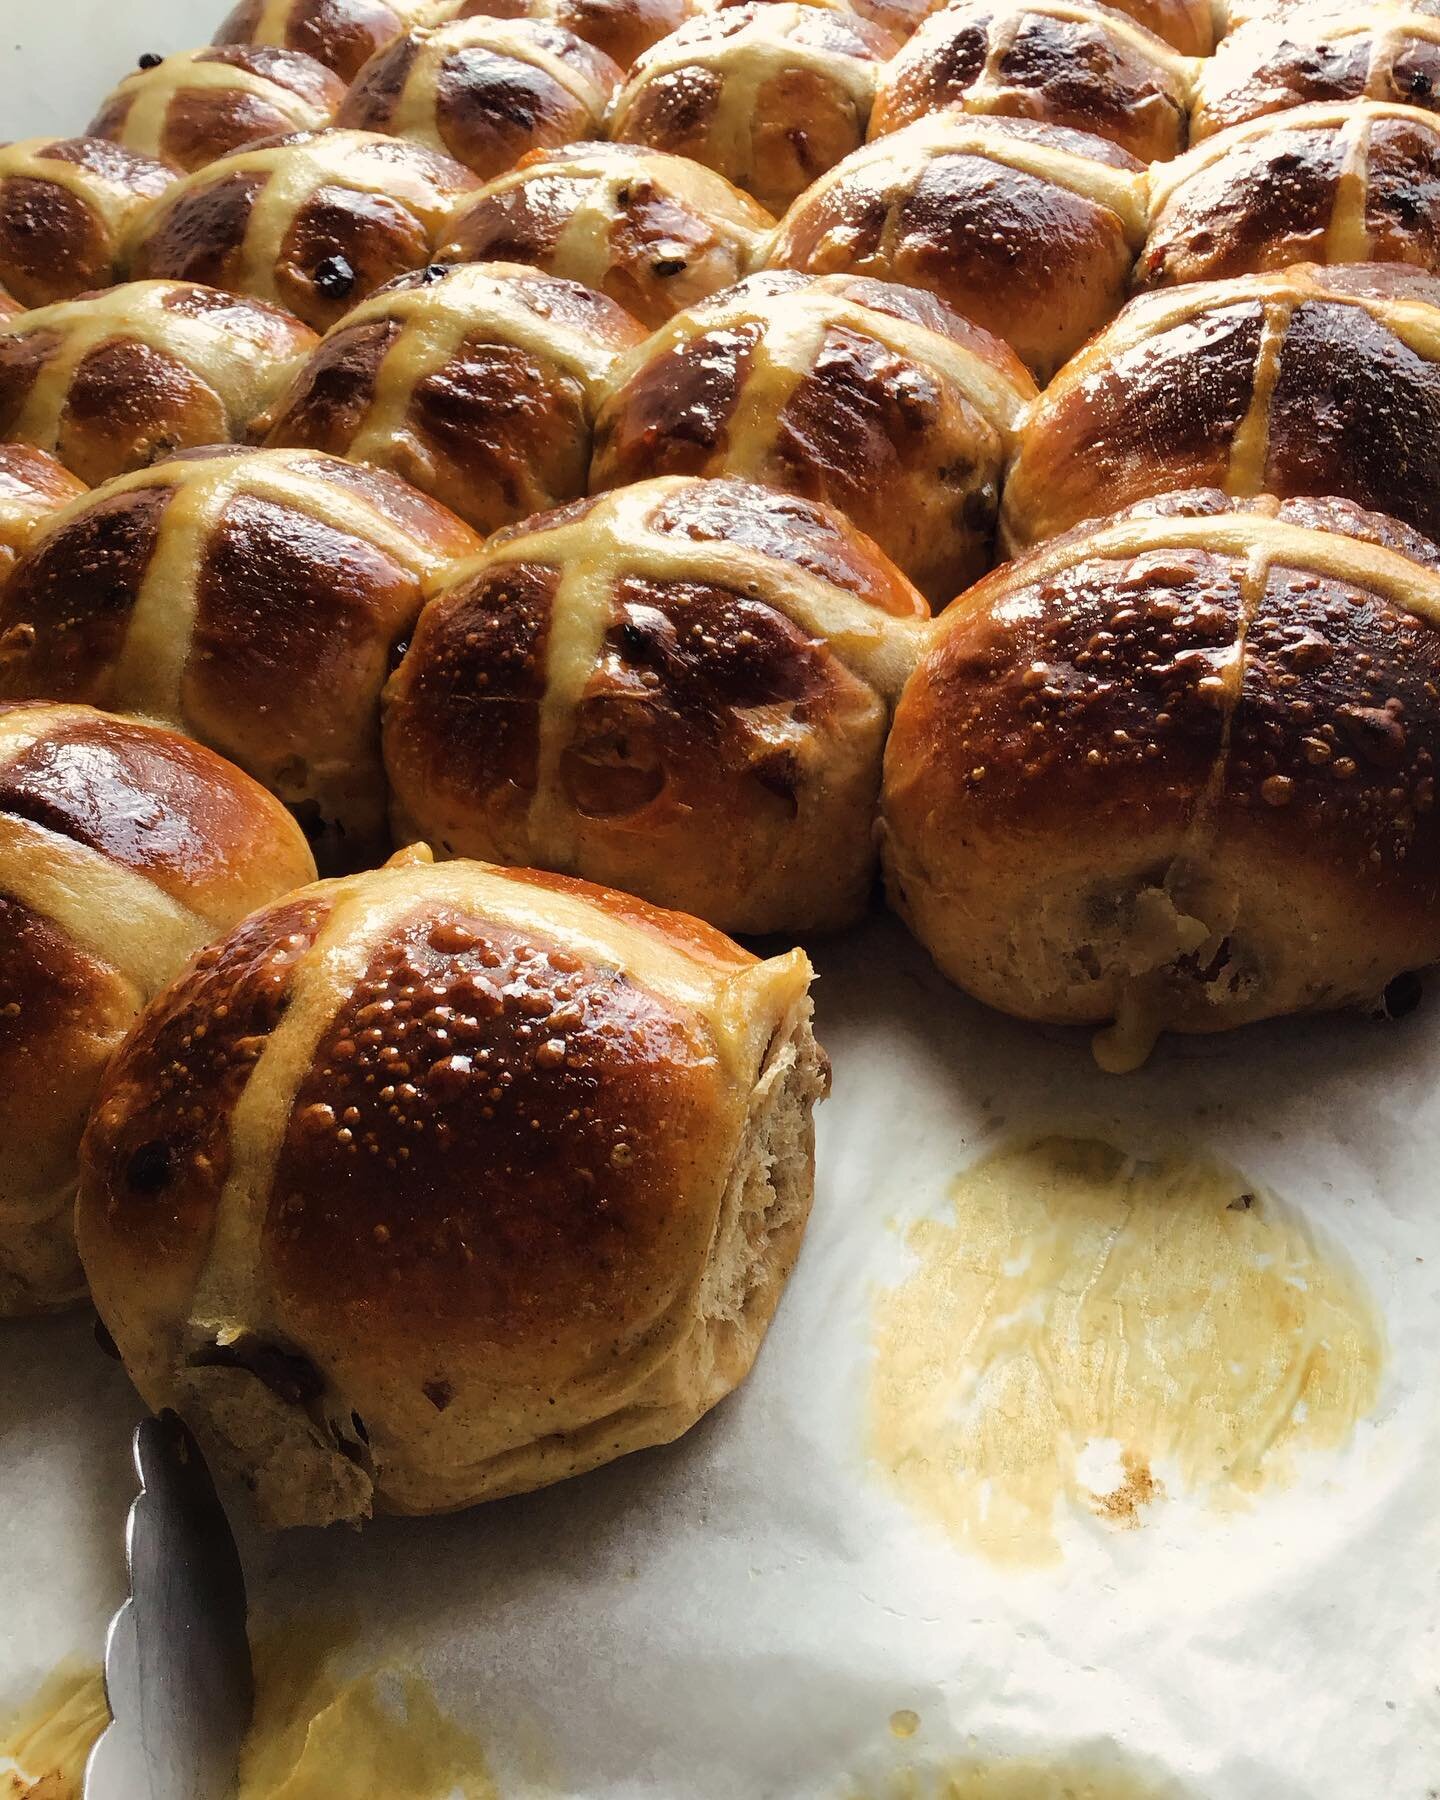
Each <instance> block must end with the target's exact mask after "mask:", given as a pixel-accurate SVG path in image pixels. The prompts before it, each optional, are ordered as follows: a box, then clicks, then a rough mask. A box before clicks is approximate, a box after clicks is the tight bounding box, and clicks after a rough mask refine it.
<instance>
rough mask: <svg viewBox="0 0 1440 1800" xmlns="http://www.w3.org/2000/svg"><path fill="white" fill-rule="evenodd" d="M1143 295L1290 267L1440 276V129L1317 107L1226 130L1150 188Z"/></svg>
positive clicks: (1354, 105)
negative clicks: (1386, 266) (1401, 266)
mask: <svg viewBox="0 0 1440 1800" xmlns="http://www.w3.org/2000/svg"><path fill="white" fill-rule="evenodd" d="M1150 204H1151V223H1150V235H1149V238H1148V240H1147V241H1146V244H1145V248H1144V251H1143V252H1142V254H1141V257H1140V261H1139V264H1138V266H1137V268H1136V280H1137V281H1138V282H1139V283H1140V284H1141V285H1142V286H1149V287H1161V286H1169V285H1173V284H1174V283H1177V282H1182V281H1211V280H1215V279H1218V278H1220V277H1223V276H1226V275H1248V274H1252V273H1255V272H1258V271H1260V270H1263V269H1278V268H1283V267H1284V266H1285V265H1286V264H1287V263H1293V262H1322V263H1359V262H1401V263H1412V264H1414V265H1416V266H1417V267H1419V268H1422V269H1429V270H1431V271H1432V272H1437V271H1440V117H1437V115H1436V114H1434V113H1430V112H1424V111H1422V110H1421V109H1420V108H1419V107H1415V106H1398V105H1393V104H1391V103H1389V102H1382V101H1371V100H1354V101H1348V102H1340V101H1325V102H1318V103H1317V104H1315V105H1314V106H1300V107H1294V108H1292V109H1291V110H1289V111H1287V112H1280V113H1270V114H1267V115H1266V116H1264V117H1262V118H1259V119H1252V120H1250V121H1249V123H1247V124H1244V125H1232V126H1231V127H1230V128H1229V129H1228V130H1226V131H1221V132H1217V133H1216V135H1215V136H1214V137H1209V138H1206V139H1205V140H1204V142H1203V143H1200V144H1197V145H1196V146H1195V148H1194V149H1193V150H1190V151H1188V152H1187V153H1186V154H1185V155H1184V156H1181V157H1177V158H1176V160H1175V161H1174V162H1172V163H1164V164H1160V165H1157V167H1156V168H1155V169H1154V171H1153V172H1152V176H1151V189H1150Z"/></svg>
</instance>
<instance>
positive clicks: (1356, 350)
mask: <svg viewBox="0 0 1440 1800" xmlns="http://www.w3.org/2000/svg"><path fill="white" fill-rule="evenodd" d="M1196 486H1203V487H1215V488H1221V489H1223V490H1224V492H1226V493H1227V494H1231V495H1234V496H1237V497H1242V498H1243V497H1247V496H1251V495H1255V494H1278V495H1281V496H1291V495H1296V494H1332V495H1339V496H1341V497H1342V498H1344V499H1347V500H1354V501H1356V502H1358V503H1359V504H1360V505H1361V506H1364V507H1367V508H1370V509H1371V510H1374V511H1377V512H1385V513H1389V514H1391V515H1392V516H1393V517H1395V518H1397V519H1400V520H1403V521H1404V522H1405V523H1406V524H1408V525H1413V526H1415V527H1416V528H1417V529H1418V530H1420V531H1423V532H1424V533H1425V534H1426V536H1427V537H1431V538H1435V539H1440V280H1437V279H1436V277H1435V276H1433V275H1426V274H1423V273H1422V272H1421V271H1420V270H1419V269H1407V268H1403V267H1400V266H1398V265H1396V264H1393V263H1368V264H1364V263H1362V264H1359V265H1355V266H1351V265H1343V266H1340V267H1335V268H1323V267H1316V266H1314V265H1310V264H1304V263H1297V264H1295V265H1294V266H1292V267H1291V268H1288V269H1279V270H1276V271H1274V272H1273V273H1271V274H1268V275H1242V276H1239V277H1237V278H1236V279H1235V280H1233V281H1211V282H1195V283H1192V284H1190V285H1188V286H1185V287H1179V288H1165V289H1162V290H1159V291H1157V292H1155V293H1151V294H1142V295H1140V296H1139V297H1138V298H1137V299H1135V300H1132V301H1131V302H1130V304H1129V305H1128V306H1127V307H1126V308H1125V310H1124V311H1123V312H1122V313H1121V314H1120V316H1119V318H1118V319H1116V321H1115V322H1114V324H1113V325H1111V326H1110V327H1109V328H1108V329H1107V330H1105V331H1103V332H1101V333H1100V335H1099V336H1098V337H1096V338H1094V339H1093V340H1092V341H1091V342H1090V343H1089V344H1087V345H1086V347H1085V348H1084V349H1083V350H1082V351H1081V352H1080V354H1079V355H1078V356H1076V357H1074V358H1072V360H1071V361H1070V362H1068V363H1067V364H1066V365H1065V367H1064V368H1063V369H1062V370H1061V371H1060V373H1059V374H1058V375H1057V376H1056V377H1055V379H1054V380H1053V381H1052V382H1051V383H1050V386H1049V387H1048V388H1047V389H1046V390H1045V393H1044V395H1043V397H1042V398H1041V400H1040V402H1039V404H1038V405H1037V406H1036V407H1034V408H1033V409H1032V411H1031V413H1030V415H1029V417H1028V418H1027V420H1026V422H1025V426H1024V429H1023V431H1022V432H1021V434H1020V445H1019V451H1018V453H1017V455H1016V458H1015V461H1014V463H1013V464H1012V465H1011V468H1010V472H1009V475H1008V476H1007V478H1006V483H1005V505H1004V511H1003V513H1002V526H1003V530H1002V537H1003V541H1004V543H1005V545H1006V547H1007V548H1009V549H1010V550H1011V551H1015V550H1020V549H1024V548H1025V547H1026V546H1027V545H1030V544H1034V543H1038V542H1040V541H1041V540H1042V539H1044V538H1047V537H1053V536H1054V535H1055V534H1056V533H1057V532H1060V531H1065V530H1067V529H1068V528H1069V527H1070V526H1072V525H1075V524H1078V523H1079V522H1080V521H1081V520H1082V519H1088V518H1096V517H1098V516H1099V515H1101V514H1103V513H1107V512H1110V511H1112V510H1114V509H1115V508H1116V507H1123V506H1128V505H1130V504H1131V503H1132V502H1134V501H1137V500H1141V499H1144V498H1146V497H1148V496H1150V495H1154V494H1160V493H1166V492H1173V491H1176V490H1179V489H1183V488H1190V487H1196Z"/></svg>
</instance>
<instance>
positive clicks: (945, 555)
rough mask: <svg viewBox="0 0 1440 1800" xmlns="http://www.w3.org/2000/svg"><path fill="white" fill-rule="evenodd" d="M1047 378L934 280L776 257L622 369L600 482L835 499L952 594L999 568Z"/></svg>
mask: <svg viewBox="0 0 1440 1800" xmlns="http://www.w3.org/2000/svg"><path fill="white" fill-rule="evenodd" d="M1034 396H1035V384H1034V382H1033V381H1031V379H1030V377H1029V375H1028V374H1027V373H1026V372H1025V369H1024V366H1023V364H1021V363H1020V362H1019V361H1018V360H1017V359H1016V357H1015V356H1014V355H1013V354H1012V353H1011V351H1010V350H1008V349H1007V348H1006V346H1005V345H1003V344H1002V343H1001V342H1000V341H999V339H997V338H993V337H991V336H990V334H989V333H988V332H985V331H981V330H980V329H979V327H978V326H974V325H971V324H970V323H969V322H968V321H967V320H964V319H962V318H961V317H960V316H959V315H958V314H957V313H954V312H952V311H951V310H950V309H949V308H948V307H947V306H945V305H944V304H943V302H941V301H939V300H937V299H936V298H935V297H934V295H932V294H928V293H925V292H923V291H921V290H919V289H916V288H903V287H899V286H897V285H895V284H894V283H890V282H878V281H869V280H866V279H865V278H863V277H857V276H844V275H831V276H824V277H821V278H819V279H811V278H809V277H806V276H804V275H798V274H792V273H788V272H783V271H776V272H774V273H771V274H767V275H754V276H751V277H750V279H749V280H748V281H743V282H741V283H740V284H739V285H738V286H737V287H735V288H732V289H730V290H729V291H728V292H726V293H723V294H719V295H717V296H716V297H715V298H714V299H713V300H711V301H709V302H708V303H706V304H705V305H702V306H698V307H695V308H692V309H691V310H690V311H689V312H687V313H682V314H680V315H679V316H678V317H677V318H675V319H674V320H673V321H672V322H671V323H670V324H669V325H668V326H667V327H665V328H664V329H663V330H661V331H659V332H657V333H656V335H655V336H654V337H653V338H651V339H650V340H649V342H648V343H647V344H645V345H644V346H643V347H642V349H641V350H639V351H635V352H632V353H631V355H629V356H627V357H626V358H625V359H624V360H623V361H622V362H621V363H620V364H619V366H618V367H617V369H616V370H615V372H614V373H613V375H612V377H611V380H610V384H609V392H608V395H607V397H606V400H605V403H604V405H603V407H602V408H601V411H600V415H599V418H598V420H597V423H596V442H595V459H594V463H593V466H592V470H591V486H592V487H595V488H610V487H621V486H624V485H625V484H626V483H627V482H632V481H638V480H642V479H643V478H644V477H645V476H647V475H733V476H740V477H743V478H744V479H745V480H748V481H759V482H762V483H763V484H764V485H765V486H767V487H774V488H779V489H780V490H781V491H783V492H786V493H793V494H799V495H802V496H804V497H805V498H807V499H810V500H819V501H824V502H826V503H828V504H829V505H832V506H836V507H838V508H840V510H841V511H842V512H844V513H846V514H847V516H848V517H849V518H851V519H852V520H853V521H854V523H855V524H856V525H858V526H859V527H860V529H861V530H862V531H865V532H867V533H868V534H869V536H870V537H872V538H873V539H874V540H875V542H876V543H877V544H879V546H880V548H881V549H882V550H884V551H885V552H886V554H887V555H888V556H889V557H890V558H891V559H892V560H893V561H894V562H895V563H896V565H897V566H898V567H899V568H900V569H901V570H903V572H904V573H905V574H907V575H908V576H909V577H910V579H911V580H912V581H913V582H914V583H915V585H916V586H917V587H918V588H919V589H920V591H921V592H922V593H924V594H925V595H926V596H927V597H928V598H929V599H930V600H931V601H932V602H939V603H941V604H943V603H944V602H945V601H946V600H948V599H951V598H953V597H954V595H955V594H956V593H958V592H959V590H960V589H961V588H962V587H963V586H965V585H966V584H967V583H968V582H970V581H973V580H974V579H975V578H976V577H977V576H979V575H980V574H982V573H983V572H984V570H985V569H986V568H988V566H989V564H990V560H991V549H992V536H993V528H994V523H995V512H996V507H997V504H998V501H999V491H1000V472H1001V469H1002V467H1003V464H1004V460H1005V457H1006V455H1007V454H1008V450H1009V447H1010V444H1011V442H1012V435H1013V428H1014V426H1015V423H1016V421H1017V419H1018V417H1019V415H1020V412H1021V410H1022V408H1023V407H1024V406H1025V405H1026V403H1027V402H1028V401H1029V400H1032V399H1033V398H1034Z"/></svg>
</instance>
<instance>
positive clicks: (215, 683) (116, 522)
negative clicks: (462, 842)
mask: <svg viewBox="0 0 1440 1800" xmlns="http://www.w3.org/2000/svg"><path fill="white" fill-rule="evenodd" d="M475 546H476V539H475V537H474V535H473V534H472V533H471V532H470V531H469V530H468V529H467V528H466V527H465V526H464V525H462V524H461V522H460V521H459V520H458V519H456V518H454V517H453V516H452V515H451V514H449V513H447V512H446V511H445V510H444V508H442V507H439V506H437V505H435V504H434V503H433V502H432V501H429V500H426V499H425V498H424V497H423V496H421V495H420V494H418V493H415V492H414V491H413V490H411V489H409V488H407V487H406V486H405V484H404V483H403V482H399V481H397V480H396V479H395V478H394V477H393V476H389V475H385V474H383V473H382V472H380V471H378V470H369V471H366V470H359V469H351V468H349V467H348V466H347V465H345V464H342V463H337V462H335V461H333V460H332V459H329V458H325V457H320V456H317V455H315V454H313V453H311V452H302V451H280V450H275V451H249V452H244V451H225V450H220V449H216V450H208V451H199V452H190V453H188V454H187V455H183V456H180V457H176V458H175V459H173V460H172V461H170V462H167V463H163V464H160V465H159V466H157V467H155V468H153V469H150V470H147V471H144V472H141V473H138V474H135V475H129V476H123V477H120V478H119V479H117V480H115V481H112V482H108V483H107V484H106V485H105V486H104V487H101V488H99V489H97V490H96V491H95V493H94V494H92V495H90V496H89V497H88V498H87V499H86V500H85V501H83V502H82V503H80V504H79V505H77V506H75V507H73V508H72V509H71V510H70V512H69V513H68V514H67V515H66V517H65V518H64V520H63V521H62V522H61V523H60V525H59V526H58V527H57V528H56V529H54V530H52V531H50V532H48V533H47V534H46V535H45V536H44V538H43V539H42V541H41V542H40V543H38V544H37V545H36V546H35V547H34V548H33V549H32V551H31V552H30V554H29V555H27V556H25V557H22V558H21V560H20V562H19V563H18V564H17V566H16V568H15V570H14V572H13V574H12V575H11V578H10V581H9V583H8V584H7V586H6V589H5V591H4V595H3V598H0V697H3V698H11V699H19V698H30V697H33V696H36V695H41V694H45V695H57V696H60V697H64V698H69V699H78V700H89V701H91V702H94V703H98V704H103V705H107V706H110V707H113V708H115V709H117V710H121V711H125V712H131V713H139V714H143V715H145V716H147V717H151V718H155V719H161V720H164V721H166V722H168V723H171V724H173V725H175V726H177V727H178V728H179V729H181V730H183V731H186V732H187V733H188V734H189V735H191V736H193V737H195V738H198V739H199V740H200V741H201V742H202V743H207V744H209V745H211V746H212V748H214V749H218V750H220V751H221V752H222V753H224V754H225V755H228V756H230V757H231V758H232V759H233V760H234V761H235V762H237V763H238V764H239V765H240V766H241V767H242V768H244V769H246V770H248V771H249V772H250V773H251V774H252V775H254V776H255V778H256V779H257V780H259V781H261V782H262V783H263V784H264V785H265V786H267V787H269V788H270V789H271V790H272V792H274V793H276V794H278V795H279V797H280V798H281V799H283V800H284V801H285V802H286V803H287V804H288V805H289V806H291V807H292V809H293V810H294V811H295V812H296V814H297V816H298V817H299V818H300V820H301V822H302V823H303V824H304V826H305V828H306V830H307V832H308V833H309V834H311V836H312V839H313V841H314V842H315V843H316V844H317V845H318V846H319V851H320V854H321V855H322V857H323V859H324V860H325V861H326V862H327V863H329V864H331V865H332V866H336V865H344V864H346V863H351V864H353V863H355V862H358V861H361V860H364V859H365V858H367V857H373V856H374V855H375V854H377V853H383V847H384V843H385V831H384V805H385V796H384V783H383V779H382V774H381V769H380V762H379V745H378V737H377V725H378V706H379V695H380V689H381V687H382V685H383V683H384V681H385V678H386V676H387V674H388V673H389V670H390V667H391V661H392V656H393V653H394V650H395V646H396V645H397V644H398V643H399V642H400V641H401V640H402V639H404V638H405V637H406V636H407V635H408V633H409V630H410V627H411V625H412V624H413V621H414V619H415V616H416V613H417V612H418V610H419V605H420V595H421V583H422V582H423V581H424V579H425V578H426V577H427V576H428V575H430V574H432V573H434V572H436V571H437V570H439V569H440V568H442V567H443V566H444V565H445V563H446V562H447V561H449V560H450V559H451V558H453V557H456V556H460V555H465V554H468V553H469V552H470V551H472V550H473V549H474V548H475Z"/></svg>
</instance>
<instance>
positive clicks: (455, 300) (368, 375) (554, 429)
mask: <svg viewBox="0 0 1440 1800" xmlns="http://www.w3.org/2000/svg"><path fill="white" fill-rule="evenodd" d="M644 335H645V334H644V332H643V330H642V329H641V327H640V326H639V325H638V324H637V323H636V322H635V321H634V320H633V319H632V318H631V317H630V315H629V314H628V313H626V312H625V311H623V310H622V309H621V308H620V307H618V306H617V305H616V304H615V303H614V301H612V300H607V299H606V298H605V297H604V296H603V295H601V294H596V293H592V292H591V290H590V289H589V288H584V287H581V286H580V285H579V284H578V283H577V282H573V281H562V280H559V279H558V278H557V277H555V276H553V275H545V274H542V273H540V272H539V271H538V270H535V269H528V268H523V267H519V266H516V265H514V264H509V263H486V264H484V265H483V266H477V265H473V264H471V265H463V266H460V267H456V268H451V269H446V268H444V267H443V266H442V265H438V264H437V265H435V266H433V267H432V268H430V269H427V270H423V271H421V272H420V273H418V274H416V275H407V276H402V277H401V278H400V279H399V280H398V281H395V282H392V283H390V284H389V285H388V286H387V287H385V288H383V289H381V291H380V292H379V293H378V294H375V295H374V296H372V298H371V299H369V300H368V301H366V302H365V303H364V304H363V305H361V306H359V307H357V308H356V309H355V311H354V312H353V313H350V314H348V315H347V316H346V317H345V318H344V319H342V320H341V321H340V323H339V324H338V325H337V326H336V327H335V328H334V330H333V331H331V332H330V334H329V335H328V336H327V337H326V339H325V341H324V343H323V344H322V345H321V346H320V348H319V349H318V350H317V352H316V353H315V355H314V356H313V357H312V358H311V360H310V361H309V362H308V363H307V364H306V365H305V367H304V368H303V369H302V370H301V371H300V372H299V374H298V375H297V376H296V378H295V380H294V382H293V385H292V386H291V387H290V389H289V391H288V393H286V394H285V395H284V396H283V397H282V398H281V400H280V403H279V405H278V406H277V408H276V410H275V412H274V414H273V415H271V416H270V417H269V418H268V419H261V420H259V421H258V422H257V429H259V430H263V429H264V428H265V427H266V426H267V424H268V425H269V427H270V430H269V436H268V439H267V442H269V443H270V444H272V445H276V446H292V447H297V448H307V449H314V450H325V451H328V452H329V453H330V454H332V455H334V456H345V457H352V458H354V459H356V460H357V461H362V462H366V463H370V464H373V465H375V466H376V467H379V468H385V469H389V470H391V471H392V472H393V473H395V474H397V475H401V476H404V477H405V478H406V479H407V480H408V481H411V482H413V483H414V485H415V486H416V487H418V488H420V489H421V491H422V492H424V493H427V494H430V495H432V496H433V497H434V498H435V499H437V500H439V501H441V502H442V503H443V504H445V505H446V506H448V507H450V508H451V510H452V511H454V512H456V513H458V514H459V515H460V516H461V517H463V518H464V519H465V520H466V521H467V522H468V523H469V524H471V525H473V526H474V527H475V529H476V530H477V531H480V532H482V533H483V532H490V531H494V530H495V529H496V528H497V527H498V526H500V525H507V524H510V523H511V522H512V521H513V520H515V519H519V518H523V517H524V516H525V515H526V514H527V513H532V512H537V511H540V510H542V509H544V508H546V507H550V506H556V505H558V504H560V503H561V502H562V501H565V500H572V499H574V498H575V497H576V495H578V494H581V493H583V492H584V491H585V478H586V473H587V470H588V467H589V459H590V434H591V426H592V423H593V419H594V413H595V407H596V405H597V404H598V399H599V395H600V392H601V384H602V382H603V380H604V377H605V375H606V373H607V371H608V370H609V368H610V366H611V364H612V363H613V362H614V361H615V359H616V358H617V357H618V356H619V355H620V354H621V352H622V351H624V350H627V349H630V348H632V347H633V346H635V345H636V344H639V343H641V342H642V341H643V339H644Z"/></svg>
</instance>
